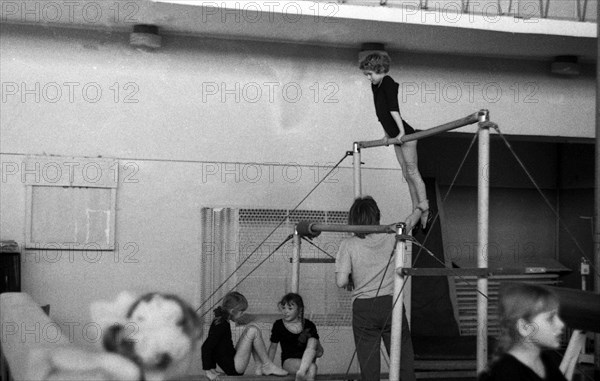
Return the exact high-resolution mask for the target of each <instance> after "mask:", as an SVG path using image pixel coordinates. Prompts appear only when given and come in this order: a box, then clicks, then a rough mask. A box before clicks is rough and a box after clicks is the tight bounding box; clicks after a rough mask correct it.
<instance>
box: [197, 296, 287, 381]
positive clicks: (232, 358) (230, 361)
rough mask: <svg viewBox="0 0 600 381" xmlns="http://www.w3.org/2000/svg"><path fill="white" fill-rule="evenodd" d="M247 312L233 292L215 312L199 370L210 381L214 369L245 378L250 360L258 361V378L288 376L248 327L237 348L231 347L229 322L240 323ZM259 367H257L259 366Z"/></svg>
mask: <svg viewBox="0 0 600 381" xmlns="http://www.w3.org/2000/svg"><path fill="white" fill-rule="evenodd" d="M246 309H248V301H247V300H246V297H244V295H242V294H240V293H239V292H236V291H233V292H230V293H228V294H227V295H225V297H224V298H223V303H222V305H221V306H220V307H217V308H216V309H215V310H214V313H215V318H214V320H213V322H212V324H211V325H210V329H209V331H208V337H207V338H206V340H205V341H204V344H202V369H204V371H205V374H206V377H208V379H210V380H217V379H218V377H219V374H220V373H219V372H218V371H217V369H216V368H217V365H219V367H221V369H222V370H223V372H225V374H227V375H230V376H240V375H242V374H244V371H245V370H246V367H247V366H248V362H249V361H250V356H252V355H254V359H255V361H257V368H256V373H257V374H261V375H262V374H264V375H276V376H285V375H287V374H288V372H286V371H285V370H283V369H281V368H280V367H278V366H277V365H275V364H274V363H273V361H271V359H270V358H269V354H268V353H267V349H266V347H265V343H264V341H263V339H262V334H261V332H260V329H259V328H258V327H257V326H256V325H254V324H249V325H248V326H247V327H246V328H245V329H244V331H243V332H242V335H241V336H240V339H239V340H238V343H237V345H236V346H235V347H234V346H233V340H232V338H231V327H230V325H229V321H233V322H236V323H241V322H242V321H243V315H244V312H245V311H246ZM258 363H260V364H258Z"/></svg>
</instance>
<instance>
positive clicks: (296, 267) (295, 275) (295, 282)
mask: <svg viewBox="0 0 600 381" xmlns="http://www.w3.org/2000/svg"><path fill="white" fill-rule="evenodd" d="M293 242H294V251H293V253H292V292H295V293H296V294H298V293H299V291H300V234H298V232H297V231H296V230H294V241H293Z"/></svg>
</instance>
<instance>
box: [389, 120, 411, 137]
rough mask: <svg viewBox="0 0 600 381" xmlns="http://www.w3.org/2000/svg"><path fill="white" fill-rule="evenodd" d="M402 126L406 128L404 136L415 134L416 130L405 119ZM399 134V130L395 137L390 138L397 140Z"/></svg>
mask: <svg viewBox="0 0 600 381" xmlns="http://www.w3.org/2000/svg"><path fill="white" fill-rule="evenodd" d="M402 125H403V126H404V135H410V134H414V133H415V129H414V128H413V127H412V126H411V125H410V124H408V123H407V122H406V121H405V120H404V119H402ZM399 134H400V130H398V133H397V134H396V135H395V136H390V138H395V137H396V136H398V135H399Z"/></svg>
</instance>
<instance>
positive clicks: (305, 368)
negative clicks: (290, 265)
mask: <svg viewBox="0 0 600 381" xmlns="http://www.w3.org/2000/svg"><path fill="white" fill-rule="evenodd" d="M279 308H280V310H281V314H282V315H283V318H282V319H279V320H277V321H275V323H273V328H272V329H271V346H270V347H269V358H270V359H271V360H274V359H275V353H276V352H277V345H278V344H281V365H282V366H283V369H285V370H287V371H288V372H290V373H295V374H296V381H304V380H314V379H315V376H316V374H317V364H315V362H314V361H315V359H316V358H317V357H321V356H322V355H323V347H321V344H320V343H319V334H318V333H317V327H316V326H315V324H314V323H313V322H312V321H310V320H308V319H305V318H304V301H303V300H302V297H301V296H300V295H298V294H295V293H289V294H286V295H285V296H284V297H283V298H282V299H281V301H280V302H279Z"/></svg>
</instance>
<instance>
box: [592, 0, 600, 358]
mask: <svg viewBox="0 0 600 381" xmlns="http://www.w3.org/2000/svg"><path fill="white" fill-rule="evenodd" d="M596 8H597V9H596V13H597V18H596V20H600V7H596ZM596 24H597V31H598V36H600V22H596ZM596 40H597V45H598V48H599V49H600V38H597V39H596ZM595 156H596V171H595V174H596V176H595V182H594V184H595V187H594V204H595V205H594V267H593V268H594V269H595V271H594V276H593V277H592V282H594V290H595V291H596V293H597V294H600V271H598V268H600V63H599V62H598V61H596V155H595ZM594 353H595V356H594V365H595V367H596V368H600V334H598V333H596V335H595V336H594Z"/></svg>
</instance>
